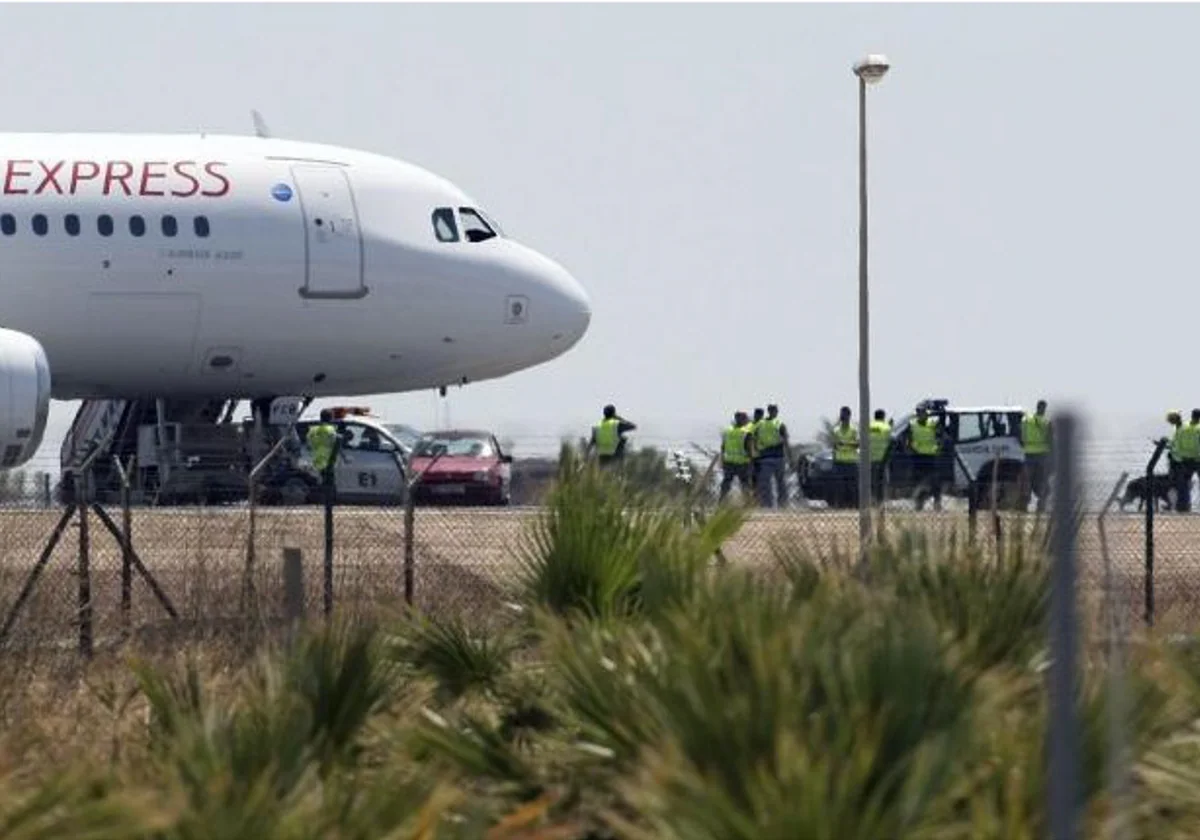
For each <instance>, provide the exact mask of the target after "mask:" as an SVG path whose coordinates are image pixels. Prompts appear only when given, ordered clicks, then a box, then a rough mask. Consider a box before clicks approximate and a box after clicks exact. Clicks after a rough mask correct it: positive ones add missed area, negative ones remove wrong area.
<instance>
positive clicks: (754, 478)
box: [750, 408, 767, 499]
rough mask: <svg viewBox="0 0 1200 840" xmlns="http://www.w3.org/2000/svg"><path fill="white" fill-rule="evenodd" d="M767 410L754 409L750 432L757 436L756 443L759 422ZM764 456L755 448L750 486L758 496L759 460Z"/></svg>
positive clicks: (756, 440)
mask: <svg viewBox="0 0 1200 840" xmlns="http://www.w3.org/2000/svg"><path fill="white" fill-rule="evenodd" d="M766 414H767V413H766V412H765V411H763V410H762V408H756V409H754V417H753V418H752V419H751V420H750V434H751V435H753V436H755V443H756V444H757V442H758V438H757V435H758V424H759V423H761V422H762V421H763V418H764V417H765V416H766ZM761 457H762V453H761V452H759V451H758V449H757V447H756V448H755V452H754V457H753V458H751V459H750V486H751V487H753V488H754V497H755V498H756V499H757V498H758V461H759V458H761Z"/></svg>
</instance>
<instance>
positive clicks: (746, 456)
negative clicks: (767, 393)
mask: <svg viewBox="0 0 1200 840" xmlns="http://www.w3.org/2000/svg"><path fill="white" fill-rule="evenodd" d="M790 452H791V441H790V439H789V438H788V430H787V426H786V425H785V424H784V422H783V420H781V419H780V418H779V406H777V405H775V404H774V403H772V404H771V405H768V406H767V410H766V411H765V412H764V411H763V410H762V409H761V408H756V409H754V419H753V420H751V419H750V418H749V417H748V416H747V415H746V412H744V411H738V412H735V413H734V415H733V423H732V424H730V426H729V427H728V428H726V429H725V431H724V432H723V433H722V435H721V468H722V476H721V495H720V498H721V499H724V498H725V496H727V495H728V494H729V489H730V488H731V487H732V486H733V482H734V481H735V480H736V481H737V482H738V488H739V489H740V490H741V491H742V493H743V494H745V495H747V496H749V495H753V496H754V497H755V498H757V500H758V503H759V504H760V505H762V506H763V507H784V506H786V505H787V502H788V492H787V470H788V466H789V462H790V460H791V459H790V457H789V453H790Z"/></svg>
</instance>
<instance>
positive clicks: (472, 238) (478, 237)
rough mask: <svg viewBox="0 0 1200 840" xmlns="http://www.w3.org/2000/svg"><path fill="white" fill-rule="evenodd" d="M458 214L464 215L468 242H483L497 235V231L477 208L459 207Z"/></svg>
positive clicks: (464, 231)
mask: <svg viewBox="0 0 1200 840" xmlns="http://www.w3.org/2000/svg"><path fill="white" fill-rule="evenodd" d="M458 214H459V216H461V217H462V226H463V236H465V237H466V239H467V241H468V242H483V241H484V240H485V239H492V238H493V237H495V236H496V231H494V230H493V229H492V226H491V225H489V224H488V223H487V222H485V221H484V220H483V216H482V215H480V213H479V211H478V210H476V209H475V208H473V207H459V208H458Z"/></svg>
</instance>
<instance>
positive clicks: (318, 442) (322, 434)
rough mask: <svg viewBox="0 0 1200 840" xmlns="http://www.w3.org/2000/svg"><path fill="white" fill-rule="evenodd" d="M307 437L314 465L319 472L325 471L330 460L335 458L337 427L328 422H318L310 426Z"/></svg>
mask: <svg viewBox="0 0 1200 840" xmlns="http://www.w3.org/2000/svg"><path fill="white" fill-rule="evenodd" d="M306 439H307V441H308V448H309V450H310V451H311V452H312V462H313V466H314V467H316V469H317V472H325V468H326V467H328V466H329V462H330V460H331V459H332V458H333V446H334V444H335V443H336V442H337V429H335V428H334V427H333V426H331V425H330V424H328V423H318V424H317V425H315V426H310V427H309V430H308V435H307V436H306Z"/></svg>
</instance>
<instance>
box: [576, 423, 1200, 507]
mask: <svg viewBox="0 0 1200 840" xmlns="http://www.w3.org/2000/svg"><path fill="white" fill-rule="evenodd" d="M1172 416H1174V417H1175V420H1176V421H1177V420H1178V414H1177V413H1176V412H1172V414H1171V415H1168V420H1171V418H1172ZM851 417H852V415H851V411H850V407H849V406H842V407H841V410H840V411H839V412H838V421H837V423H836V424H835V425H834V426H833V429H832V437H833V441H832V442H833V468H834V477H835V484H836V488H835V495H836V496H839V498H836V499H833V500H831V503H833V504H835V505H837V506H842V504H841V503H843V502H847V501H848V502H849V503H850V505H849V506H853V505H854V501H855V499H856V497H857V478H858V459H859V434H858V427H857V424H853V423H852V422H851ZM941 419H943V418H940V417H939V418H935V417H933V416H931V415H930V414H929V411H928V409H926V408H925V407H924V406H923V405H919V406H918V407H917V409H916V413H915V416H914V417H913V419H912V420H911V422H909V424H908V427H907V428H906V429H904V431H903V433H902V434H901V435H899V436H898V437H896V436H894V434H893V432H894V422H893V420H892V419H889V418H888V416H887V413H886V412H885V411H884V410H883V409H876V410H875V412H874V415H873V419H872V420H871V422H870V423H869V424H868V427H867V428H868V436H869V440H868V441H867V445H868V446H869V448H870V450H869V451H870V461H871V495H872V497H873V498H872V501H873V502H874V503H876V504H878V503H880V502H882V501H883V498H884V493H885V487H884V484H885V474H886V468H887V464H888V463H889V461H890V460H891V459H892V458H893V456H894V455H896V454H897V453H898V452H902V453H904V455H905V456H906V458H907V460H908V461H909V463H910V464H911V478H910V480H911V483H912V487H913V492H914V498H915V501H916V503H917V509H918V510H920V509H922V508H923V507H924V503H925V501H926V499H928V498H932V499H933V503H934V507H935V509H937V510H940V509H941V506H942V492H943V488H944V487H946V486H951V485H953V483H954V463H953V458H952V451H953V443H952V441H949V440H947V439H945V438H946V435H947V430H946V427H945V424H944V423H943V422H941ZM1177 425H1179V424H1177ZM636 428H637V426H636V425H634V424H633V423H630V422H629V421H628V420H625V419H624V418H622V417H621V416H620V415H618V414H617V412H616V408H615V407H613V406H611V405H607V406H605V407H604V416H603V419H602V420H601V421H600V422H599V423H597V424H596V425H595V426H594V427H593V428H592V437H591V440H590V441H589V443H588V451H589V454H590V453H592V452H594V453H595V454H596V456H597V460H598V461H599V463H600V464H601V465H602V466H604V465H606V464H610V463H613V462H615V461H616V460H618V459H619V458H620V456H621V455H622V454H623V451H624V447H625V434H626V433H627V432H630V431H633V430H634V429H636ZM1020 438H1021V445H1022V449H1023V455H1024V475H1023V479H1024V480H1026V481H1028V482H1029V485H1030V490H1032V492H1033V494H1034V495H1036V496H1037V500H1038V509H1039V510H1043V509H1044V508H1045V504H1046V499H1047V497H1048V495H1049V494H1048V483H1049V474H1050V448H1051V428H1050V419H1049V418H1048V417H1047V416H1046V401H1045V400H1039V401H1038V403H1037V410H1036V411H1034V412H1031V413H1027V414H1025V415H1024V417H1023V418H1022V419H1021V426H1020ZM1176 438H1177V440H1182V441H1183V442H1182V443H1180V444H1178V445H1176V446H1175V447H1174V448H1173V452H1174V451H1175V450H1176V449H1177V450H1178V454H1177V455H1175V454H1173V456H1172V464H1175V463H1179V464H1180V465H1181V466H1180V467H1178V468H1177V469H1178V471H1180V473H1179V474H1181V475H1182V474H1183V473H1182V471H1183V470H1187V471H1188V472H1187V473H1186V478H1184V479H1182V480H1184V481H1186V480H1187V479H1188V478H1190V476H1191V475H1192V474H1194V473H1200V409H1197V410H1195V411H1193V412H1192V423H1191V424H1189V425H1188V426H1187V427H1185V431H1184V432H1182V433H1179V432H1177V434H1176ZM791 460H792V458H791V440H790V438H789V435H788V428H787V425H786V424H785V423H784V422H783V420H782V419H781V418H780V416H779V406H778V405H776V404H774V403H772V404H770V405H768V406H767V407H766V409H765V410H764V409H762V408H756V409H754V414H753V418H751V416H750V415H748V414H747V413H746V412H745V411H737V412H735V413H734V415H733V422H731V423H730V424H729V425H728V426H727V427H726V428H725V429H724V430H723V431H722V433H721V442H720V461H721V468H722V477H721V487H720V496H719V497H720V499H722V500H723V499H724V498H725V497H726V496H727V495H728V494H729V491H730V490H731V489H732V487H733V484H734V482H735V481H736V482H737V483H738V486H739V489H740V490H741V492H742V494H743V496H747V497H753V498H754V499H756V501H757V502H758V504H759V505H761V506H762V507H784V506H786V505H787V504H788V489H787V473H788V471H789V469H790V468H792V466H793V465H792V463H791ZM1173 469H1176V468H1175V467H1173ZM841 494H845V495H844V497H842V496H841Z"/></svg>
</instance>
